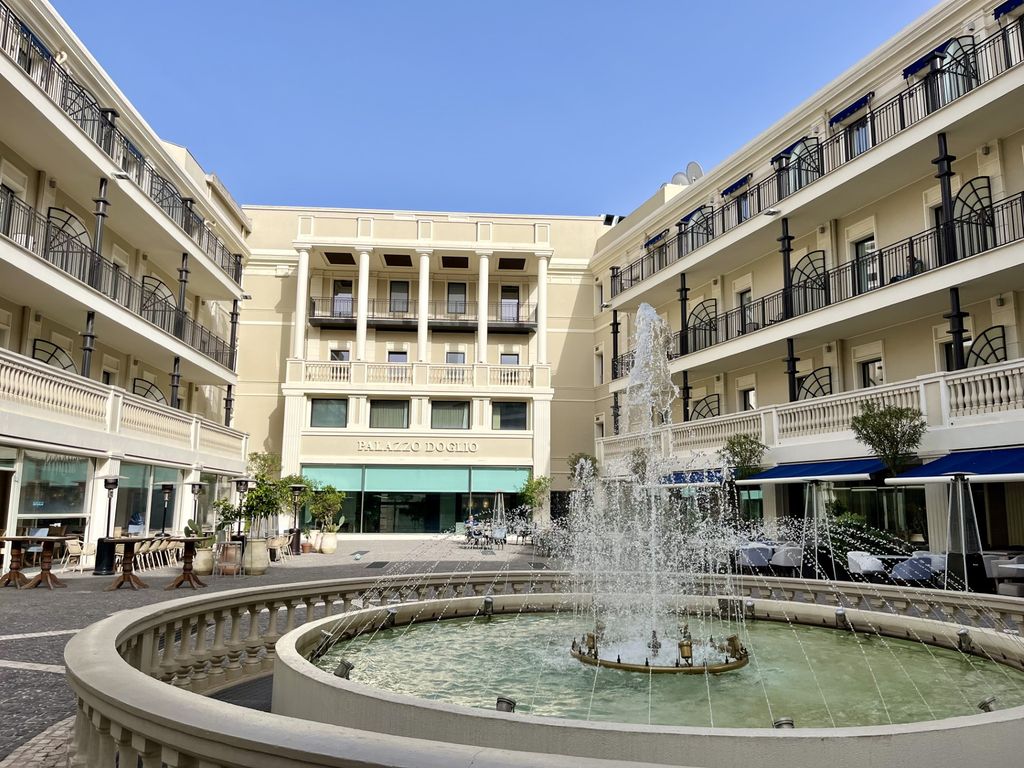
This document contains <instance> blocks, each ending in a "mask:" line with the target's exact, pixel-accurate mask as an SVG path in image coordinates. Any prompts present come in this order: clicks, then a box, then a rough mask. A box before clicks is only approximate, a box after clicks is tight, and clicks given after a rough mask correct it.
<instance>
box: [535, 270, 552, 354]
mask: <svg viewBox="0 0 1024 768" xmlns="http://www.w3.org/2000/svg"><path fill="white" fill-rule="evenodd" d="M550 258H551V254H550V253H538V254H537V362H538V363H539V364H540V365H547V363H548V259H550Z"/></svg>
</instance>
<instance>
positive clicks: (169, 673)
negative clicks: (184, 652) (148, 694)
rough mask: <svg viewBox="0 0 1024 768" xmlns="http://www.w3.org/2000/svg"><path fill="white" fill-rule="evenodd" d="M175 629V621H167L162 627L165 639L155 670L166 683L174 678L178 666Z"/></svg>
mask: <svg viewBox="0 0 1024 768" xmlns="http://www.w3.org/2000/svg"><path fill="white" fill-rule="evenodd" d="M174 630H175V622H174V621H168V622H165V623H164V624H162V625H161V627H160V637H161V638H162V639H163V643H164V645H163V651H162V652H161V654H160V662H159V664H156V665H155V666H154V670H155V671H156V672H157V673H158V675H159V677H160V679H161V680H163V681H164V682H165V683H167V682H170V681H171V680H173V679H174V671H175V669H177V666H178V663H177V661H175V659H174V655H175V649H174Z"/></svg>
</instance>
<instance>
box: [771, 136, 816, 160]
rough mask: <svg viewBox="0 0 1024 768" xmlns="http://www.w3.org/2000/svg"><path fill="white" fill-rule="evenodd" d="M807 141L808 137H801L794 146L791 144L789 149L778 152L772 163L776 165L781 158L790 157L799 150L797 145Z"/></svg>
mask: <svg viewBox="0 0 1024 768" xmlns="http://www.w3.org/2000/svg"><path fill="white" fill-rule="evenodd" d="M807 139H808V137H807V136H801V137H800V138H799V139H797V140H796V141H794V142H793V143H792V144H790V145H789V146H788V147H786V148H785V149H783V150H782V151H781V152H776V153H775V156H774V157H773V158H772V159H771V162H773V163H774V162H776V161H777V160H778V159H779V158H780V157H788V156H789V155H791V154H793V150H794V149H796V148H797V145H798V144H802V143H803V142H805V141H807Z"/></svg>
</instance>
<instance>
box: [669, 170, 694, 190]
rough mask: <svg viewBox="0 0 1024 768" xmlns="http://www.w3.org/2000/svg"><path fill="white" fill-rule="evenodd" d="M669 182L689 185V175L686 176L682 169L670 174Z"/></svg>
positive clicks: (682, 185) (684, 185) (683, 185)
mask: <svg viewBox="0 0 1024 768" xmlns="http://www.w3.org/2000/svg"><path fill="white" fill-rule="evenodd" d="M670 183H672V184H678V185H679V186H681V187H686V186H689V184H690V177H689V176H687V175H686V174H685V173H684V172H683V171H677V172H676V173H673V174H672V181H671V182H670Z"/></svg>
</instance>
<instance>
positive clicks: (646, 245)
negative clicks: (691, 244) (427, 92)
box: [644, 229, 668, 248]
mask: <svg viewBox="0 0 1024 768" xmlns="http://www.w3.org/2000/svg"><path fill="white" fill-rule="evenodd" d="M667 234H668V230H667V229H663V230H661V232H659V233H658V234H656V235H655V236H654V237H652V238H651V239H650V240H648V241H646V242H645V243H644V248H649V247H650V246H652V245H654V244H655V243H656V242H658V241H659V240H661V238H663V237H664V236H665V235H667Z"/></svg>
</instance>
